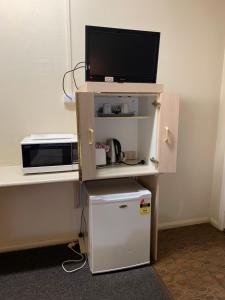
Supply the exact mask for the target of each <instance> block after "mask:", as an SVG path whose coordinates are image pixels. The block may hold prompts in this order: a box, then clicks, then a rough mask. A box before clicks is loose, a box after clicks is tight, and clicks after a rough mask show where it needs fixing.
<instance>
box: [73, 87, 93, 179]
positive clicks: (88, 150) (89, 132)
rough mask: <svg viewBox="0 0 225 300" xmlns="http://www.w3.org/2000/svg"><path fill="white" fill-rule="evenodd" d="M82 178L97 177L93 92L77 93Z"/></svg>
mask: <svg viewBox="0 0 225 300" xmlns="http://www.w3.org/2000/svg"><path fill="white" fill-rule="evenodd" d="M77 131H78V142H79V164H80V179H81V180H82V181H85V180H90V179H95V177H96V158H95V110H94V94H93V93H82V92H79V93H77Z"/></svg>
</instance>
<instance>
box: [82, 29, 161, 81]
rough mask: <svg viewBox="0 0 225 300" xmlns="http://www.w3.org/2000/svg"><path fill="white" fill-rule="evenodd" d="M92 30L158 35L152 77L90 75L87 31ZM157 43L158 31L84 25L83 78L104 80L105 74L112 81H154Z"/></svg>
mask: <svg viewBox="0 0 225 300" xmlns="http://www.w3.org/2000/svg"><path fill="white" fill-rule="evenodd" d="M93 31H102V32H112V33H128V34H132V33H138V34H141V35H143V36H146V37H147V36H149V35H150V34H151V35H152V34H154V35H156V36H158V39H157V40H156V46H155V66H154V70H153V76H152V77H149V76H148V77H146V76H143V77H140V76H137V77H133V76H132V77H131V76H126V77H124V76H113V74H111V75H110V74H102V75H91V74H90V62H89V53H90V46H89V39H88V35H89V33H91V32H93ZM159 44H160V32H156V31H142V30H133V29H120V28H110V27H100V26H90V25H86V26H85V63H86V70H85V80H86V81H98V82H105V76H112V77H113V81H114V82H133V83H134V82H137V83H156V78H157V69H158V57H159Z"/></svg>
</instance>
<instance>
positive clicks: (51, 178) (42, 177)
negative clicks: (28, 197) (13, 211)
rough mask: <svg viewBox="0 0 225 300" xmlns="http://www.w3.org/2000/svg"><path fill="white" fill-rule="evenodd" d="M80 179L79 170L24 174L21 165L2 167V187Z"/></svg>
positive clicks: (0, 177) (0, 168) (0, 170)
mask: <svg viewBox="0 0 225 300" xmlns="http://www.w3.org/2000/svg"><path fill="white" fill-rule="evenodd" d="M78 180H79V172H78V171H69V172H58V173H45V174H27V175H23V172H22V168H21V166H2V167H0V187H7V186H19V185H29V184H41V183H53V182H67V181H78Z"/></svg>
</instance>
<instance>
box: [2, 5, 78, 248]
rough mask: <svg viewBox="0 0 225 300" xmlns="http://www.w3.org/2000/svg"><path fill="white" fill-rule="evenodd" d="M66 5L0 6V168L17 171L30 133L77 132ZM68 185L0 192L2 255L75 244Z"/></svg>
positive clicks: (74, 212)
mask: <svg viewBox="0 0 225 300" xmlns="http://www.w3.org/2000/svg"><path fill="white" fill-rule="evenodd" d="M66 18H67V15H66V1H57V0H48V1H36V0H21V1H13V0H0V20H1V26H0V45H1V47H0V66H1V71H0V137H1V138H0V165H16V164H19V163H20V146H19V143H20V141H21V139H22V138H23V137H24V136H26V135H29V134H30V133H33V132H36V133H38V132H75V131H76V121H75V105H73V106H72V107H71V106H70V107H69V108H66V107H65V106H64V103H63V98H62V88H61V82H62V75H63V73H64V72H65V70H66V69H67V68H68V61H69V60H68V57H67V53H68V49H67V44H66V43H67V36H66ZM74 197H75V196H74V191H73V184H72V183H65V184H63V183H62V184H49V185H37V186H33V187H32V186H29V187H17V188H13V189H11V188H2V189H0V220H1V221H0V224H1V225H0V251H1V250H2V249H10V248H11V249H14V247H15V246H16V247H17V246H18V245H21V246H22V247H26V246H27V247H28V246H29V245H31V244H33V245H35V244H36V243H39V244H45V242H46V241H48V242H49V243H55V242H60V241H64V240H68V239H72V238H74V236H77V233H78V230H79V223H80V216H79V213H80V211H79V210H77V209H74V208H73V201H74Z"/></svg>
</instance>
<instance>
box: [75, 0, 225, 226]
mask: <svg viewBox="0 0 225 300" xmlns="http://www.w3.org/2000/svg"><path fill="white" fill-rule="evenodd" d="M85 25H98V26H108V27H120V28H131V29H140V30H155V31H160V32H161V41H160V55H159V66H158V82H159V83H164V84H165V90H166V91H171V92H176V93H178V94H180V97H181V108H180V125H179V145H178V164H177V173H176V174H175V175H164V176H162V178H161V180H160V181H161V187H160V223H162V226H165V225H169V224H170V222H172V223H173V222H180V221H181V222H184V223H185V222H187V223H188V222H189V221H190V222H195V221H196V222H197V221H201V220H202V221H204V220H206V219H207V218H208V217H209V201H210V195H211V184H212V168H213V156H214V150H215V141H216V127H217V115H218V103H219V98H220V84H221V72H222V62H223V51H224V37H225V34H224V33H225V2H224V1H216V2H215V1H212V0H207V1H205V0H198V1H195V0H183V1H180V0H167V1H165V0H158V1H151V0H148V1H144V0H142V1H129V0H126V1H119V0H115V1H112V2H109V1H102V0H95V1H87V0H85V1H84V0H82V1H73V2H72V40H73V62H74V63H76V62H77V61H80V60H83V59H84V28H85ZM82 80H83V76H80V77H79V81H80V83H82ZM168 223H169V224H168Z"/></svg>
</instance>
